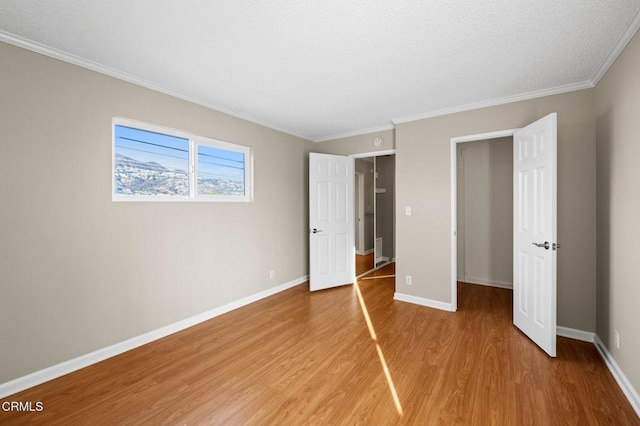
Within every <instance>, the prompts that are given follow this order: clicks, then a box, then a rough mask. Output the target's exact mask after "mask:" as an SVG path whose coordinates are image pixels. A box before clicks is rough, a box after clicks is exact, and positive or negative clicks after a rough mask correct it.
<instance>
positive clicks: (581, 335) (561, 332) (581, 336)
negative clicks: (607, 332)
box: [556, 325, 596, 343]
mask: <svg viewBox="0 0 640 426" xmlns="http://www.w3.org/2000/svg"><path fill="white" fill-rule="evenodd" d="M556 335H558V336H561V337H568V338H569V339H574V340H582V341H583V342H589V343H593V342H595V336H596V334H595V333H592V332H590V331H582V330H576V329H575V328H569V327H562V326H560V325H559V326H557V327H556Z"/></svg>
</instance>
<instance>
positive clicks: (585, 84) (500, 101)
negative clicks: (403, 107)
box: [391, 81, 595, 126]
mask: <svg viewBox="0 0 640 426" xmlns="http://www.w3.org/2000/svg"><path fill="white" fill-rule="evenodd" d="M594 87H595V84H594V83H593V82H592V81H582V82H579V83H573V84H567V85H564V86H558V87H552V88H549V89H543V90H536V91H533V92H528V93H522V94H518V95H513V96H505V97H503V98H496V99H490V100H487V101H481V102H475V103H471V104H466V105H460V106H455V107H452V108H444V109H439V110H436V111H429V112H425V113H423V114H416V115H409V116H407V117H400V118H394V119H392V120H391V122H392V123H393V124H394V125H396V126H398V124H403V123H410V122H412V121H419V120H424V119H425V118H433V117H442V116H444V115H449V114H455V113H458V112H465V111H474V110H476V109H482V108H488V107H492V106H497V105H505V104H510V103H513V102H520V101H527V100H530V99H537V98H542V97H545V96H551V95H559V94H562V93H569V92H575V91H578V90H584V89H592V88H594Z"/></svg>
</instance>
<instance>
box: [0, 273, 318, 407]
mask: <svg viewBox="0 0 640 426" xmlns="http://www.w3.org/2000/svg"><path fill="white" fill-rule="evenodd" d="M308 280H309V276H308V275H306V276H304V277H300V278H298V279H295V280H293V281H289V282H287V283H284V284H280V285H278V286H275V287H271V288H269V289H267V290H263V291H261V292H259V293H255V294H252V295H250V296H247V297H244V298H242V299H240V300H236V301H235V302H231V303H227V304H226V305H223V306H219V307H217V308H214V309H211V310H209V311H206V312H203V313H201V314H198V315H194V316H192V317H190V318H186V319H183V320H181V321H178V322H175V323H173V324H169V325H167V326H165V327H162V328H159V329H157V330H153V331H150V332H148V333H145V334H142V335H140V336H136V337H133V338H131V339H128V340H125V341H123V342H119V343H116V344H114V345H111V346H108V347H106V348H102V349H98V350H97V351H94V352H91V353H88V354H85V355H81V356H79V357H77V358H73V359H70V360H68V361H65V362H62V363H60V364H56V365H54V366H51V367H48V368H45V369H43V370H40V371H36V372H34V373H31V374H28V375H26V376H23V377H19V378H17V379H14V380H11V381H9V382H6V383H2V384H0V399H1V398H5V397H7V396H9V395H13V394H15V393H18V392H21V391H23V390H25V389H29V388H31V387H33V386H37V385H39V384H42V383H44V382H48V381H50V380H53V379H56V378H58V377H60V376H64V375H65V374H69V373H73V372H74V371H77V370H80V369H82V368H84V367H88V366H90V365H92V364H96V363H98V362H100V361H104V360H105V359H108V358H111V357H113V356H116V355H119V354H121V353H123V352H127V351H130V350H132V349H135V348H137V347H140V346H142V345H146V344H147V343H150V342H153V341H154V340H158V339H162V338H163V337H166V336H169V335H171V334H174V333H177V332H179V331H182V330H185V329H187V328H189V327H192V326H194V325H196V324H200V323H201V322H204V321H208V320H210V319H212V318H215V317H217V316H220V315H222V314H226V313H227V312H230V311H233V310H235V309H238V308H241V307H243V306H245V305H248V304H250V303H253V302H257V301H258V300H261V299H264V298H266V297H269V296H273V295H274V294H276V293H280V292H282V291H285V290H288V289H290V288H292V287H295V286H297V285H300V284H302V283H304V282H306V281H308Z"/></svg>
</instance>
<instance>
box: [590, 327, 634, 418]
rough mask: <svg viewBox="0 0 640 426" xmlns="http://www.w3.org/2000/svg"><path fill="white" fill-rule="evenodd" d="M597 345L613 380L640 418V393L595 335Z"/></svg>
mask: <svg viewBox="0 0 640 426" xmlns="http://www.w3.org/2000/svg"><path fill="white" fill-rule="evenodd" d="M595 345H596V349H598V352H600V355H601V356H602V359H604V362H605V364H607V367H608V368H609V371H610V372H611V374H612V375H613V378H614V379H616V382H617V383H618V386H620V389H622V392H623V393H624V395H625V396H626V397H627V399H628V400H629V403H630V404H631V406H632V407H633V409H634V410H635V412H636V414H637V415H638V417H640V395H638V391H636V389H635V388H634V387H633V385H632V384H631V382H630V381H629V379H628V378H627V376H626V375H625V374H624V372H623V371H622V369H621V368H620V366H619V365H618V363H617V362H616V360H615V359H614V358H613V355H611V353H610V352H609V350H608V349H607V346H606V345H605V344H604V343H603V342H602V340H600V337H598V335H597V334H596V335H595Z"/></svg>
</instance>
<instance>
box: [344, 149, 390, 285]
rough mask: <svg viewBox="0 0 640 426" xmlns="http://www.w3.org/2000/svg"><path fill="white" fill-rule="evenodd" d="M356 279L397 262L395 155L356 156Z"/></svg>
mask: <svg viewBox="0 0 640 426" xmlns="http://www.w3.org/2000/svg"><path fill="white" fill-rule="evenodd" d="M352 157H354V163H355V166H354V168H355V185H354V192H355V194H354V202H355V206H354V213H355V221H354V226H355V240H356V241H355V246H356V250H355V251H356V254H355V256H356V259H355V265H356V268H355V271H356V278H360V277H362V276H364V275H367V274H369V273H371V272H372V271H375V270H377V269H379V268H382V267H383V266H385V265H387V264H389V263H391V262H392V261H394V260H395V151H384V152H376V153H367V154H357V155H352Z"/></svg>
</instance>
